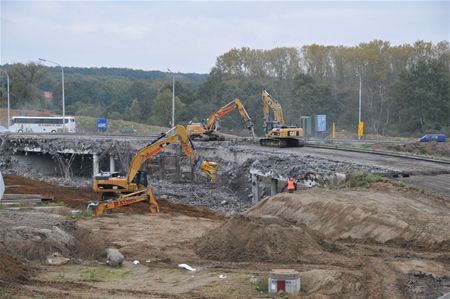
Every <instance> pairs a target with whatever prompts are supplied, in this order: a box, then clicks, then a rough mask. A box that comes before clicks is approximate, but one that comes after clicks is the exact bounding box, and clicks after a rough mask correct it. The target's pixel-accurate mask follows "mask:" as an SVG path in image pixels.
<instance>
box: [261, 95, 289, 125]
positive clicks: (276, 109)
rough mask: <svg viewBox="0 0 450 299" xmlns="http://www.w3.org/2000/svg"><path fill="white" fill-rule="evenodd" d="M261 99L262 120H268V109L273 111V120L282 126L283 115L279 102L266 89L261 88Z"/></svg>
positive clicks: (283, 123)
mask: <svg viewBox="0 0 450 299" xmlns="http://www.w3.org/2000/svg"><path fill="white" fill-rule="evenodd" d="M262 99H263V111H264V121H265V122H268V121H270V111H273V114H274V120H275V121H277V122H278V123H279V125H280V126H284V125H285V122H284V116H283V109H282V108H281V105H280V103H279V102H278V101H277V100H276V99H274V98H273V97H272V96H271V95H270V94H269V93H268V92H267V91H265V90H263V92H262Z"/></svg>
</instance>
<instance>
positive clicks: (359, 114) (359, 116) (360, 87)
mask: <svg viewBox="0 0 450 299" xmlns="http://www.w3.org/2000/svg"><path fill="white" fill-rule="evenodd" d="M356 75H357V76H358V77H359V110H358V128H359V124H360V123H361V89H362V80H361V74H360V73H358V72H357V73H356ZM358 140H361V136H360V135H359V134H358Z"/></svg>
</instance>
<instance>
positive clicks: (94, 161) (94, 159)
mask: <svg viewBox="0 0 450 299" xmlns="http://www.w3.org/2000/svg"><path fill="white" fill-rule="evenodd" d="M92 170H93V176H95V175H96V174H97V173H99V172H100V163H99V160H98V155H97V154H93V155H92Z"/></svg>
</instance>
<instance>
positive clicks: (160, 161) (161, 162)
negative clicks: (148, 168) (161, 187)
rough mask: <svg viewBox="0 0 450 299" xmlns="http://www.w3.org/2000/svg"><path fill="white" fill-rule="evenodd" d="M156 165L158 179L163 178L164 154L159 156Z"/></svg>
mask: <svg viewBox="0 0 450 299" xmlns="http://www.w3.org/2000/svg"><path fill="white" fill-rule="evenodd" d="M158 166H159V179H160V180H163V179H164V174H165V172H166V171H165V169H164V156H162V157H159V159H158Z"/></svg>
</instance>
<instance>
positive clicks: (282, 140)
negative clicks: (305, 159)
mask: <svg viewBox="0 0 450 299" xmlns="http://www.w3.org/2000/svg"><path fill="white" fill-rule="evenodd" d="M262 101H263V112H264V132H265V134H266V138H261V139H260V140H259V142H260V144H261V145H263V146H275V147H298V146H303V145H304V139H303V138H304V132H303V129H302V128H298V127H295V126H286V124H285V122H284V117H283V109H282V108H281V105H280V103H279V102H278V101H277V100H276V99H274V98H273V97H272V96H271V95H270V94H269V93H268V92H267V91H266V90H263V92H262ZM272 115H273V116H272Z"/></svg>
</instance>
